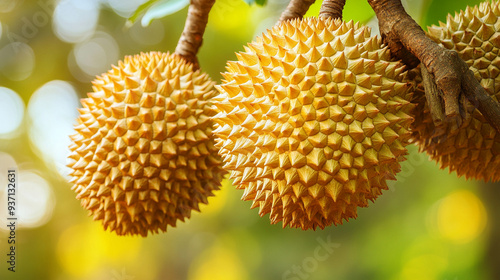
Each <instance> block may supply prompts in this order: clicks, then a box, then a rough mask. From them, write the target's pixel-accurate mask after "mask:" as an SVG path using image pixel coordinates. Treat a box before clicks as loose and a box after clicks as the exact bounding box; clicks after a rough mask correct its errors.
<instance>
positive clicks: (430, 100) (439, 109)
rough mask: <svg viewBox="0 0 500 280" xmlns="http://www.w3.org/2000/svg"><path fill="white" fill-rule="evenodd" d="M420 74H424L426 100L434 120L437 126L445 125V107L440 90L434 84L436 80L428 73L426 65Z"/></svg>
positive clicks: (421, 67)
mask: <svg viewBox="0 0 500 280" xmlns="http://www.w3.org/2000/svg"><path fill="white" fill-rule="evenodd" d="M420 72H421V73H422V80H423V84H424V90H425V99H427V104H428V106H429V110H430V112H431V115H432V120H433V121H434V125H435V126H439V125H441V124H442V123H443V120H444V113H443V105H442V101H441V97H440V92H439V89H438V87H437V85H436V83H435V82H434V78H433V77H432V75H431V74H430V73H429V71H427V68H425V66H424V65H421V66H420Z"/></svg>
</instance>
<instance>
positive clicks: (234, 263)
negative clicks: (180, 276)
mask: <svg viewBox="0 0 500 280" xmlns="http://www.w3.org/2000/svg"><path fill="white" fill-rule="evenodd" d="M213 279H217V280H246V279H249V278H248V272H247V271H246V267H245V265H244V263H242V262H241V260H240V259H239V258H238V255H237V254H236V252H234V251H233V250H231V249H230V248H227V247H225V246H224V244H222V243H220V242H215V243H214V245H213V246H212V247H210V248H208V249H206V250H205V251H204V252H202V253H201V254H200V255H199V256H198V257H197V258H196V259H194V261H193V262H192V264H191V267H190V270H189V277H188V280H213Z"/></svg>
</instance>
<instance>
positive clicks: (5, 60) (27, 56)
mask: <svg viewBox="0 0 500 280" xmlns="http://www.w3.org/2000/svg"><path fill="white" fill-rule="evenodd" d="M34 67H35V52H34V51H33V49H32V48H31V47H30V46H29V45H27V44H25V43H22V42H13V43H10V44H7V45H5V46H3V47H1V46H0V72H1V73H2V74H3V75H5V76H6V77H7V78H9V79H10V80H13V81H22V80H25V79H27V78H28V77H29V76H30V75H31V74H32V73H33V68H34Z"/></svg>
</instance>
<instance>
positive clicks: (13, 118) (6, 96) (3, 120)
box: [0, 87, 24, 139]
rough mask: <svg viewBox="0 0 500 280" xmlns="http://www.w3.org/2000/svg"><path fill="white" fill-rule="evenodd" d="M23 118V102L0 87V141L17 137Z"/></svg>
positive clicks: (14, 93)
mask: <svg viewBox="0 0 500 280" xmlns="http://www.w3.org/2000/svg"><path fill="white" fill-rule="evenodd" d="M23 118H24V102H23V100H22V99H21V97H19V95H18V94H17V93H16V92H15V91H13V90H11V89H8V88H5V87H0V139H2V138H4V139H9V138H13V137H16V136H18V134H19V133H16V132H19V130H20V127H21V124H22V122H23Z"/></svg>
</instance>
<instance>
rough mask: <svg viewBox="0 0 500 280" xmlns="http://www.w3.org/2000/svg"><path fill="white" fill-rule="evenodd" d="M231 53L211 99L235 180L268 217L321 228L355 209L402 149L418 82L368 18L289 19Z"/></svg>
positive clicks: (394, 168) (377, 187) (381, 182)
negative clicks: (363, 22) (408, 78)
mask: <svg viewBox="0 0 500 280" xmlns="http://www.w3.org/2000/svg"><path fill="white" fill-rule="evenodd" d="M237 58H238V61H234V62H228V65H227V72H226V73H223V76H224V79H225V80H223V83H222V85H220V86H216V88H217V89H218V91H219V92H220V95H218V96H217V97H216V98H215V99H214V104H215V105H216V106H217V108H218V109H219V110H220V112H219V113H218V114H217V115H216V116H215V117H214V120H215V121H216V123H217V125H216V129H215V130H214V133H215V135H216V137H217V139H216V146H217V147H219V148H220V151H219V153H220V155H221V156H222V159H223V161H224V163H225V165H224V168H225V169H227V170H228V171H230V174H231V178H232V179H234V181H233V184H234V185H236V187H237V188H239V189H244V193H243V197H242V199H244V200H253V204H252V208H255V207H260V211H259V214H260V215H261V216H263V215H265V214H267V213H269V214H270V220H271V223H273V224H274V223H278V222H280V221H282V222H283V227H286V226H290V227H300V228H302V229H304V230H305V229H311V228H312V229H316V228H317V227H320V228H324V227H326V226H328V225H331V224H332V223H333V224H339V223H342V220H343V219H345V220H348V219H349V218H353V217H356V216H357V214H356V213H357V207H358V206H360V207H366V206H367V205H368V200H371V201H373V200H375V199H376V198H377V197H378V196H379V195H380V194H381V191H382V190H384V189H387V184H386V180H388V179H394V178H395V174H396V173H397V172H398V171H399V170H400V164H399V162H400V161H403V160H404V159H405V157H404V156H405V155H406V154H407V150H406V148H405V146H406V145H407V144H408V143H409V139H410V136H411V133H410V132H409V130H408V129H409V126H410V123H411V122H412V120H413V118H412V117H411V116H410V111H411V109H412V108H413V105H412V104H411V103H410V102H409V100H410V97H411V92H410V89H411V88H412V85H411V84H409V83H406V82H404V78H405V74H404V73H402V72H403V64H402V63H400V62H393V61H391V58H390V53H389V49H388V48H387V47H384V46H382V43H381V39H380V38H379V37H370V29H369V28H368V27H360V26H358V24H354V23H353V22H352V21H351V22H342V21H340V20H332V19H318V18H306V19H295V20H291V21H285V22H282V23H280V24H278V25H277V26H275V27H273V28H272V29H271V30H268V31H267V32H265V33H264V34H263V35H262V36H261V37H258V38H257V39H256V40H255V41H254V42H252V43H250V44H248V47H245V52H240V53H237Z"/></svg>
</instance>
